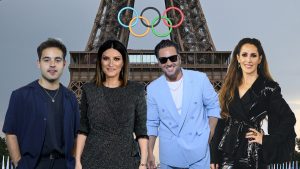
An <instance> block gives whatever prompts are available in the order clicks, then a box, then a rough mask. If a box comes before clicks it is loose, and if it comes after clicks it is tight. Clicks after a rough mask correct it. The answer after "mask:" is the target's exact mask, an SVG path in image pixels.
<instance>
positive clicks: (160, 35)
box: [151, 16, 173, 37]
mask: <svg viewBox="0 0 300 169" xmlns="http://www.w3.org/2000/svg"><path fill="white" fill-rule="evenodd" d="M158 18H159V16H157V17H155V18H154V19H153V20H152V22H151V30H152V33H153V34H154V35H155V36H157V37H166V36H169V35H170V34H171V32H172V30H173V28H172V25H173V24H172V21H171V20H170V19H169V18H168V17H167V16H162V17H161V18H162V19H166V20H167V22H169V25H170V27H169V28H170V29H169V32H167V33H164V34H160V33H158V32H156V30H155V29H154V27H153V25H154V24H155V22H156V21H157V20H158Z"/></svg>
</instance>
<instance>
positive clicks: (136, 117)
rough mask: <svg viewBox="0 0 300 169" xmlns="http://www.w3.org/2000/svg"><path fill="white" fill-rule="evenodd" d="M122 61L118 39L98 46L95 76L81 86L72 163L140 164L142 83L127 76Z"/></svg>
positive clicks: (115, 167)
mask: <svg viewBox="0 0 300 169" xmlns="http://www.w3.org/2000/svg"><path fill="white" fill-rule="evenodd" d="M128 63H129V59H128V54H127V50H126V48H125V47H124V46H123V44H122V43H121V42H119V41H116V40H108V41H106V42H104V43H103V45H101V46H100V48H99V51H98V56H97V62H96V71H95V77H94V79H93V81H92V82H91V83H87V84H85V85H84V86H83V87H82V98H81V106H80V111H81V119H80V133H79V134H78V138H77V145H76V155H75V157H76V169H81V168H83V169H138V168H139V169H146V162H147V153H148V152H147V143H148V137H147V128H146V100H145V92H144V86H143V85H141V84H139V83H137V82H133V81H129V80H128ZM133 133H134V134H135V136H136V140H137V141H138V143H137V142H136V141H135V139H134V135H133ZM139 150H140V152H139Z"/></svg>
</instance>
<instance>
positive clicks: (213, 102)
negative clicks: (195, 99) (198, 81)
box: [202, 75, 221, 118]
mask: <svg viewBox="0 0 300 169" xmlns="http://www.w3.org/2000/svg"><path fill="white" fill-rule="evenodd" d="M202 99H203V104H204V107H205V109H206V112H207V113H206V114H207V116H208V117H217V118H220V111H221V110H220V105H219V98H218V95H217V93H216V91H215V89H214V88H213V86H212V84H211V83H210V81H209V79H208V78H207V76H206V75H205V77H204V79H203V95H202Z"/></svg>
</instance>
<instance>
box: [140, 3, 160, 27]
mask: <svg viewBox="0 0 300 169" xmlns="http://www.w3.org/2000/svg"><path fill="white" fill-rule="evenodd" d="M148 9H153V10H155V11H156V12H157V13H158V22H157V23H156V24H155V25H154V27H155V26H157V25H158V24H159V22H160V20H161V15H160V13H159V10H158V9H156V8H154V7H147V8H145V9H143V10H142V13H141V16H143V14H144V12H145V11H146V10H148ZM156 20H157V19H156ZM141 21H142V24H143V25H144V26H146V27H149V28H150V27H152V26H151V25H147V24H145V23H144V21H143V20H142V19H141Z"/></svg>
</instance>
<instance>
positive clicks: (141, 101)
mask: <svg viewBox="0 0 300 169" xmlns="http://www.w3.org/2000/svg"><path fill="white" fill-rule="evenodd" d="M146 120H147V107H146V96H145V91H144V88H143V87H141V88H140V89H139V90H138V98H137V101H136V108H135V122H134V133H135V135H136V138H141V137H143V136H147V127H146Z"/></svg>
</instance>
